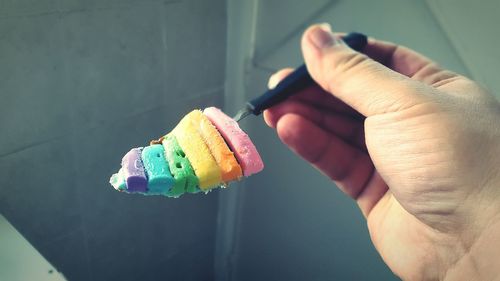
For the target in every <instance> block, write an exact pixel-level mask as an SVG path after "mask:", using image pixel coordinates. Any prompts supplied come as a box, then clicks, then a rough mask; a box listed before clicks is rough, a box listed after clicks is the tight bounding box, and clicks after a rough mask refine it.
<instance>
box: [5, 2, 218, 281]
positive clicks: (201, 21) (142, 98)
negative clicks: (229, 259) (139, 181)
mask: <svg viewBox="0 0 500 281" xmlns="http://www.w3.org/2000/svg"><path fill="white" fill-rule="evenodd" d="M225 33H226V13H225V2H224V1H222V0H210V1H204V0H182V1H168V0H167V1H155V0H147V1H139V0H121V1H118V0H95V1H86V0H81V1H80V0H36V1H33V0H0V135H1V138H0V213H2V214H3V215H4V216H5V217H6V218H7V219H8V220H9V221H10V222H11V223H12V224H13V225H14V226H15V227H16V229H17V230H18V231H19V232H20V233H21V234H22V235H24V237H25V238H26V239H27V240H28V241H29V242H30V243H31V244H32V245H33V246H34V247H35V248H36V249H37V250H38V251H39V252H40V253H41V254H42V255H43V256H44V257H45V258H47V259H48V261H49V262H50V263H52V264H53V265H54V266H55V267H56V268H57V269H58V270H60V271H62V273H63V274H64V275H65V276H66V277H67V278H68V280H70V281H72V280H84V281H88V280H106V281H110V280H212V279H213V276H214V273H213V256H214V241H215V220H216V214H217V201H218V198H217V193H211V194H208V195H206V196H185V197H183V198H181V199H179V200H172V199H167V198H160V197H154V198H147V200H146V198H144V197H142V196H132V195H126V194H119V193H118V192H115V191H114V190H113V189H112V188H111V187H110V186H109V184H108V179H109V176H110V175H111V173H113V172H114V171H115V170H116V169H118V168H119V164H120V159H121V157H122V155H123V154H124V153H125V152H127V151H128V149H129V148H130V147H134V146H142V145H145V144H147V143H148V141H149V140H150V139H152V138H156V137H158V136H160V135H162V134H163V133H165V132H167V131H168V130H170V129H171V128H172V127H173V126H174V125H175V124H176V123H177V121H178V120H179V118H180V117H181V116H183V114H185V113H186V112H188V111H190V110H192V109H193V108H203V107H204V106H206V105H216V106H221V105H222V102H223V93H224V67H225V54H226V50H225V46H226V42H225ZM0 239H2V238H1V237H0ZM27 266H29V265H27ZM0 279H1V280H3V279H2V278H1V273H0Z"/></svg>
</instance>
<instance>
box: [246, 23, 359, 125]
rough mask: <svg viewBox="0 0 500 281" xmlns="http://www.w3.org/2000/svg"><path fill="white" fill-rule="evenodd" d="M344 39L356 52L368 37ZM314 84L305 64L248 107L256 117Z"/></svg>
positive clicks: (356, 34)
mask: <svg viewBox="0 0 500 281" xmlns="http://www.w3.org/2000/svg"><path fill="white" fill-rule="evenodd" d="M342 39H343V41H344V42H345V43H346V44H347V45H348V46H349V47H351V48H352V49H354V50H356V51H362V50H363V49H364V47H365V46H366V44H367V37H366V35H364V34H361V33H357V32H352V33H349V34H347V35H346V36H344V37H343V38H342ZM314 83H315V82H314V80H313V79H312V78H311V75H309V72H308V71H307V67H306V65H305V64H303V65H301V66H299V67H298V68H297V69H295V71H293V72H292V73H291V74H290V75H288V76H287V77H286V78H285V79H283V80H282V81H281V82H280V83H279V84H278V85H276V87H275V88H274V89H271V90H268V91H267V92H265V93H264V94H263V95H261V96H259V97H257V98H255V99H253V100H251V101H249V102H247V107H248V109H250V110H251V111H252V113H253V114H254V115H259V114H261V113H262V111H264V110H265V109H267V108H269V107H271V106H273V105H276V104H278V103H280V102H282V101H283V100H285V99H287V98H288V97H290V96H292V95H294V94H296V93H298V92H300V91H301V90H303V89H305V88H307V87H309V86H311V85H312V84H314Z"/></svg>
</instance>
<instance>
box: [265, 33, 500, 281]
mask: <svg viewBox="0 0 500 281" xmlns="http://www.w3.org/2000/svg"><path fill="white" fill-rule="evenodd" d="M336 38H337V36H334V35H333V34H332V33H331V31H330V28H329V26H327V25H316V26H312V27H310V28H309V29H308V30H307V31H306V32H305V33H304V35H303V38H302V52H303V55H304V59H305V62H306V65H307V68H308V70H309V72H310V74H311V76H312V77H313V79H314V80H315V81H316V82H317V84H318V85H316V86H312V87H310V88H309V89H307V90H305V91H303V92H302V93H299V94H297V95H296V96H294V97H292V98H290V99H288V100H287V101H285V102H283V103H281V104H279V105H277V106H275V107H273V108H271V109H269V110H267V111H265V112H264V118H265V121H266V123H267V124H268V125H269V126H270V127H272V128H276V130H277V133H278V136H279V137H280V139H281V140H282V141H283V142H284V143H285V144H286V145H287V146H289V147H290V148H291V149H292V150H293V151H294V152H296V153H297V154H298V155H300V156H301V157H302V158H304V159H305V160H306V161H309V162H310V163H311V164H312V165H313V166H314V167H315V168H317V169H318V170H320V171H321V172H322V173H323V174H325V175H326V176H328V177H329V178H330V179H331V180H332V181H334V182H335V183H336V185H337V186H338V187H339V188H340V189H342V190H343V191H344V192H345V193H346V194H348V195H349V196H351V197H352V198H354V199H355V200H356V201H357V203H358V205H359V207H360V208H361V210H362V212H363V214H364V215H365V217H366V218H367V224H368V228H369V231H370V235H371V238H372V241H373V243H374V245H375V247H376V248H377V250H378V251H379V253H380V255H381V256H382V258H383V259H384V261H385V262H386V264H387V265H388V266H389V267H390V268H391V270H392V271H393V272H394V273H395V274H396V275H398V276H399V277H401V278H403V279H404V280H491V279H493V278H494V276H496V275H497V274H498V273H499V272H495V270H498V268H499V267H500V261H499V259H498V256H497V254H496V253H498V252H500V235H499V234H498V233H500V105H499V103H498V101H497V100H496V99H495V98H494V97H493V96H491V95H490V94H489V93H487V92H486V91H485V90H483V89H482V88H481V87H479V86H478V85H477V84H476V83H474V82H473V81H471V80H469V79H467V78H465V77H463V76H460V75H458V74H455V73H452V72H450V71H447V70H443V69H441V68H440V67H439V66H438V65H437V64H435V63H433V62H432V61H430V60H429V59H428V58H426V57H424V56H422V55H420V54H418V53H416V52H414V51H412V50H410V49H407V48H405V47H401V46H396V45H394V44H391V43H387V42H382V41H377V40H375V39H369V43H368V46H367V47H366V48H365V50H364V51H363V53H364V54H361V53H358V52H355V51H353V50H351V49H350V48H349V47H347V46H346V45H345V44H344V43H343V42H342V41H341V40H339V39H336ZM291 71H292V70H291V69H284V70H281V71H279V72H277V73H276V74H274V75H273V76H272V77H271V78H270V81H269V84H270V87H273V86H274V85H276V84H277V83H278V82H279V81H280V80H281V79H283V78H284V77H286V75H287V74H289V73H290V72H291Z"/></svg>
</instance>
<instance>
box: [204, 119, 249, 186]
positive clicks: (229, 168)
mask: <svg viewBox="0 0 500 281" xmlns="http://www.w3.org/2000/svg"><path fill="white" fill-rule="evenodd" d="M200 113H201V112H200ZM201 115H202V116H203V118H200V134H201V135H202V137H203V139H204V140H205V143H206V144H207V146H208V148H209V149H210V152H211V153H212V156H213V157H214V158H215V162H217V165H218V166H219V168H220V169H221V178H222V181H223V182H225V183H227V182H230V181H234V180H237V179H239V178H241V177H242V176H243V172H242V170H241V167H240V165H239V164H238V161H237V160H236V157H234V154H233V152H232V151H231V150H230V149H229V147H228V146H227V144H226V142H225V141H224V138H222V136H221V134H220V133H219V131H218V130H217V128H215V126H214V125H213V124H212V122H210V120H209V119H208V118H207V117H206V116H205V115H204V114H202V113H201Z"/></svg>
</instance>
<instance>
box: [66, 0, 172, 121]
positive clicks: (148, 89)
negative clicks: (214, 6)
mask: <svg viewBox="0 0 500 281" xmlns="http://www.w3.org/2000/svg"><path fill="white" fill-rule="evenodd" d="M162 8H163V4H162V3H160V2H147V3H146V4H144V5H140V6H131V7H126V8H117V9H103V10H98V9H97V10H89V11H81V12H75V13H66V14H64V15H63V16H62V24H63V36H62V38H63V39H62V41H63V43H62V46H61V50H60V51H61V52H62V53H63V54H64V55H65V56H66V58H67V59H66V66H65V67H66V69H65V70H66V79H65V81H64V82H65V90H66V91H67V92H68V94H70V95H71V96H72V97H73V100H72V107H73V109H74V110H73V114H74V116H75V117H74V120H75V124H74V126H76V127H95V126H96V125H98V124H99V123H101V122H103V121H106V120H117V119H118V118H121V117H124V116H127V115H129V114H135V113H138V112H141V111H143V110H145V109H148V108H151V107H152V106H154V105H155V104H156V103H157V102H159V101H162V100H163V95H164V90H163V89H164V88H163V81H164V79H165V77H164V72H163V62H162V59H161V58H162V56H163V46H162V39H161V26H160V25H161V18H162Z"/></svg>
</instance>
